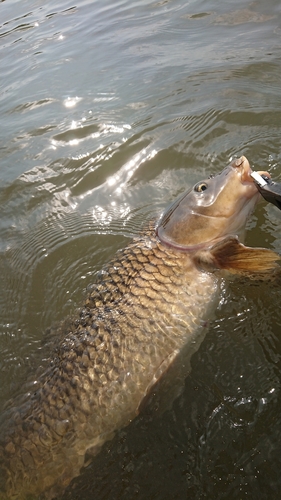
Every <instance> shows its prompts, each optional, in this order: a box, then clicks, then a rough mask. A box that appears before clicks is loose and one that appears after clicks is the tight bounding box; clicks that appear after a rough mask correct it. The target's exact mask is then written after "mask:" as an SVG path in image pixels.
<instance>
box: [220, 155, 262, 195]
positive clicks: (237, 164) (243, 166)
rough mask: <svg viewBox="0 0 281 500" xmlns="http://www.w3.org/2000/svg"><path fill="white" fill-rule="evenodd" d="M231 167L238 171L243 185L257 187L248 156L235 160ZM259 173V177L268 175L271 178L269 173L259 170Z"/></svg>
mask: <svg viewBox="0 0 281 500" xmlns="http://www.w3.org/2000/svg"><path fill="white" fill-rule="evenodd" d="M230 165H231V166H232V167H233V168H235V169H237V170H238V172H239V174H240V179H241V182H242V184H249V183H250V184H252V185H253V186H255V184H254V181H253V178H252V177H251V173H252V169H251V166H250V163H249V161H248V159H247V158H246V156H241V157H240V158H238V159H235V160H233V161H232V162H231V164H230ZM257 173H258V174H259V175H266V176H267V177H269V178H271V175H270V174H269V172H266V171H265V170H258V172H257ZM255 188H256V186H255ZM256 190H257V188H256Z"/></svg>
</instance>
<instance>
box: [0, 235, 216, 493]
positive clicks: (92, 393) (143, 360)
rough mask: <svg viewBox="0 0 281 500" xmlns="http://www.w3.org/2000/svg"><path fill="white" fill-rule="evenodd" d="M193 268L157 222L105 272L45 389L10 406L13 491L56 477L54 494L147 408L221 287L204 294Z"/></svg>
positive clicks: (210, 279) (7, 466)
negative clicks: (164, 240)
mask: <svg viewBox="0 0 281 500" xmlns="http://www.w3.org/2000/svg"><path fill="white" fill-rule="evenodd" d="M188 266H189V260H188V259H187V257H186V255H185V254H184V253H178V254H177V255H176V256H175V253H174V252H173V251H171V250H169V249H168V248H166V247H165V246H164V245H162V244H161V243H160V242H159V241H158V239H157V238H156V236H155V231H154V228H153V225H151V227H150V229H149V230H148V231H146V232H145V233H144V234H143V235H142V236H141V237H139V238H137V239H135V240H134V241H133V242H132V243H131V244H130V245H129V246H128V247H127V248H126V249H124V250H123V251H120V252H118V254H117V256H116V257H115V259H114V260H113V261H112V262H111V263H110V264H109V265H108V267H107V268H106V269H104V271H103V273H101V275H100V278H99V281H98V283H97V284H96V285H95V286H94V288H93V289H92V290H91V292H90V295H89V296H88V298H87V300H86V302H85V305H84V307H83V308H81V310H80V313H79V316H78V318H74V319H73V320H72V321H71V323H69V321H68V322H67V323H66V325H62V326H61V327H60V333H59V336H60V337H61V336H63V339H62V340H61V341H60V343H59V344H58V346H57V347H56V349H55V353H54V357H53V359H52V362H51V364H50V366H49V368H48V369H47V370H46V371H45V373H44V374H42V375H41V377H40V379H39V381H38V386H39V388H38V389H37V390H36V392H35V393H34V394H32V396H31V397H29V398H28V396H27V397H26V399H27V401H26V403H25V404H24V405H23V406H22V407H21V409H20V414H19V413H18V411H19V410H18V409H17V408H16V407H15V408H12V409H10V410H9V415H8V419H9V420H8V425H7V429H6V435H5V433H3V431H2V432H1V436H3V434H4V435H5V439H4V441H2V442H1V448H0V457H1V462H2V471H4V470H5V474H6V481H7V485H6V489H7V492H6V495H7V498H13V497H14V498H19V499H24V498H25V497H26V495H27V494H28V493H29V494H30V493H31V494H33V495H39V494H40V493H41V492H42V491H45V490H48V488H49V487H50V486H53V485H54V484H55V487H54V488H52V489H51V490H50V491H49V492H48V491H47V492H46V497H49V498H52V497H53V496H54V495H56V494H58V493H59V492H60V491H62V489H63V488H64V487H65V485H66V484H67V483H68V482H69V481H70V479H71V478H72V477H74V476H76V475H77V474H79V471H80V468H81V466H82V465H83V463H84V455H85V453H86V451H87V449H88V448H89V447H96V448H97V449H98V448H99V446H100V445H101V444H102V443H103V442H104V441H105V440H106V439H107V438H108V437H111V435H112V432H114V431H115V430H116V429H118V428H120V427H121V426H124V425H126V424H128V423H129V422H130V421H131V420H132V418H134V416H135V415H136V414H137V413H138V410H139V406H140V404H141V401H142V400H143V398H144V397H145V396H146V394H147V392H148V390H149V389H150V388H151V387H152V386H153V385H154V384H155V383H156V382H157V380H158V379H159V378H160V377H161V375H162V372H164V371H166V370H167V369H168V367H169V361H170V357H171V356H172V357H173V353H177V352H178V350H179V349H180V348H181V347H182V345H183V344H184V343H186V342H187V339H188V337H189V336H190V337H192V335H191V334H190V332H192V334H193V333H194V325H193V318H197V323H198V326H200V324H199V321H198V318H199V317H200V316H201V314H200V310H202V306H203V303H204V301H205V300H206V297H207V296H208V298H209V297H210V294H214V292H215V290H216V286H217V285H216V282H217V278H215V277H214V276H211V275H207V274H206V276H205V289H204V294H203V295H202V293H201V296H200V295H198V293H197V294H196V293H195V295H194V294H193V292H192V291H195V292H196V276H193V281H194V282H195V283H194V285H193V282H192V281H191V280H190V278H189V276H188V272H186V273H184V272H183V270H184V268H185V267H186V268H187V271H188ZM199 274H200V275H202V273H199V272H198V276H199ZM183 295H186V297H188V301H186V300H184V298H183ZM192 296H193V301H191V300H190V298H191V297H192ZM179 297H180V298H179ZM173 318H174V319H173ZM175 319H176V322H175ZM65 328H67V331H66V332H64V329H65ZM165 360H168V362H167V363H166V364H165ZM0 484H1V485H2V484H3V479H2V483H0ZM0 498H6V496H5V495H4V493H3V494H2V496H1V493H0Z"/></svg>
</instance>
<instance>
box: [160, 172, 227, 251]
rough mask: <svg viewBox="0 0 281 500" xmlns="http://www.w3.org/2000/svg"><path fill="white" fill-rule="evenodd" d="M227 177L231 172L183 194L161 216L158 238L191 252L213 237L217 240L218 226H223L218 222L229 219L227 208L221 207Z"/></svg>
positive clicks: (222, 173) (217, 176)
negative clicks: (193, 248) (190, 249)
mask: <svg viewBox="0 0 281 500" xmlns="http://www.w3.org/2000/svg"><path fill="white" fill-rule="evenodd" d="M227 176H228V169H225V170H223V172H221V173H220V174H218V175H216V176H214V177H210V178H209V179H207V180H204V181H200V182H198V183H197V184H195V186H193V187H192V188H190V189H189V190H187V191H186V192H185V193H183V194H182V195H181V196H180V197H179V198H178V199H177V200H176V201H175V202H174V203H172V205H170V206H169V207H168V208H167V210H166V211H165V212H164V214H163V215H162V217H161V219H160V221H159V223H158V225H157V227H156V233H157V235H158V238H159V239H160V240H161V241H162V242H163V243H164V244H166V245H168V246H170V247H174V248H178V249H180V250H188V249H189V247H191V248H192V247H194V246H197V245H200V244H203V243H204V242H206V241H208V240H210V239H212V236H213V237H217V234H215V233H218V232H220V230H219V228H218V226H219V225H221V224H220V222H221V221H220V220H219V219H221V218H223V219H225V217H227V216H229V215H230V214H229V213H226V211H225V209H224V206H223V205H224V204H223V203H222V204H221V205H220V197H221V196H220V195H221V193H222V191H223V189H224V188H225V185H226V183H227V180H228V178H227ZM216 219H217V220H216ZM224 223H225V220H224ZM213 226H215V227H216V230H215V227H214V230H215V233H213V232H212V231H210V228H211V227H213ZM210 233H211V234H210Z"/></svg>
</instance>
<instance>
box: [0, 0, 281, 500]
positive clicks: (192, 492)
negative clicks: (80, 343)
mask: <svg viewBox="0 0 281 500" xmlns="http://www.w3.org/2000/svg"><path fill="white" fill-rule="evenodd" d="M1 3H2V5H1V7H0V38H1V44H0V55H1V58H0V69H1V92H0V108H1V117H2V122H3V127H2V134H1V137H2V142H1V146H0V160H1V162H0V181H1V182H0V207H1V217H0V272H1V291H0V318H1V320H0V406H1V407H3V405H4V404H5V403H6V401H7V400H8V399H9V398H10V397H12V395H13V394H15V393H17V392H20V390H21V381H22V380H24V379H25V378H26V376H27V375H28V374H29V375H30V374H31V378H32V373H33V371H34V368H35V367H36V366H38V365H39V364H40V363H41V360H42V359H44V357H45V356H46V352H45V351H44V343H43V344H42V340H44V339H45V331H46V329H47V328H48V327H50V326H52V325H54V324H55V323H56V322H58V321H61V320H62V319H63V318H64V317H66V316H67V315H68V314H70V313H71V312H73V310H74V309H75V307H76V306H77V305H78V304H80V303H81V301H82V300H83V296H84V293H85V289H86V288H87V286H88V285H89V284H90V283H91V282H93V281H94V279H95V275H96V273H97V272H98V271H99V270H100V269H101V268H102V266H103V264H104V263H105V262H106V261H108V260H109V259H110V258H111V257H112V255H113V254H114V252H115V251H116V250H117V249H118V248H120V247H122V246H124V245H126V244H127V242H128V240H129V238H131V237H132V236H133V235H134V234H136V232H138V231H139V230H140V228H141V227H142V225H143V224H145V223H146V222H147V221H148V220H149V219H150V218H151V217H155V216H157V214H159V213H160V212H161V210H162V209H163V207H164V206H166V205H167V204H168V203H169V202H170V201H171V200H172V199H173V198H174V197H175V196H177V195H178V194H179V193H180V192H182V191H183V190H184V189H185V188H186V187H187V186H189V185H192V184H193V183H195V182H196V181H198V180H199V179H200V178H205V177H206V176H208V175H209V174H210V173H216V172H218V171H220V170H221V169H222V168H223V167H224V166H225V164H226V163H227V162H228V161H229V159H230V158H231V157H234V156H235V155H240V154H242V153H243V154H245V155H246V156H247V157H248V158H249V160H250V162H251V163H252V164H253V165H254V167H255V168H259V169H261V170H268V171H270V172H271V175H272V177H273V178H274V179H275V180H277V181H278V180H280V178H281V170H280V159H281V158H280V151H281V148H280V136H281V135H280V123H281V98H280V96H281V93H280V85H281V79H280V74H281V68H280V32H281V13H280V5H279V2H276V1H275V0H269V1H268V2H266V3H264V2H262V1H261V0H258V1H257V2H254V3H253V2H248V1H247V0H241V1H238V3H237V2H235V3H234V2H227V3H221V4H220V5H218V3H217V2H214V1H212V0H207V1H206V2H204V3H203V2H198V1H195V0H192V1H190V2H182V1H181V0H175V1H173V2H171V1H157V0H155V1H154V0H145V1H142V2H137V1H129V0H120V1H119V2H117V3H116V2H113V1H112V0H105V1H104V2H102V3H101V2H97V1H93V0H82V1H81V2H79V4H77V5H76V4H75V3H73V1H72V0H67V1H65V0H64V1H62V0H61V1H57V0H56V1H54V0H51V1H49V2H47V3H45V4H42V2H39V3H38V2H35V1H31V2H29V4H28V5H27V3H26V2H22V1H20V0H15V1H13V2H1ZM280 234H281V215H280V212H278V211H277V209H276V208H275V207H273V206H265V204H261V205H260V206H259V207H258V208H257V210H256V212H255V215H254V216H253V218H252V220H251V222H250V223H249V232H248V236H247V243H248V244H250V245H252V246H255V245H256V246H267V247H271V248H274V249H275V250H276V251H279V252H280V250H281V240H280ZM279 306H280V294H279V285H278V284H277V283H260V282H254V281H253V282H248V281H245V282H240V281H239V280H234V281H233V282H232V283H231V285H230V289H229V291H227V292H226V291H225V293H224V295H223V297H222V299H221V303H220V307H219V309H218V311H217V314H216V318H215V320H214V322H213V323H212V324H211V326H210V331H209V334H208V335H207V337H206V339H205V341H204V342H203V344H202V346H201V348H200V350H199V351H198V352H197V353H196V354H195V355H194V356H193V361H192V365H193V368H192V373H191V375H190V376H189V377H188V378H187V379H186V380H185V382H184V389H183V392H182V394H181V396H179V397H178V398H177V399H176V400H175V401H174V402H171V407H170V408H169V409H168V410H167V411H165V412H161V411H159V409H158V406H157V395H156V398H155V401H154V403H153V402H151V404H150V405H149V406H148V408H146V410H145V411H144V413H143V414H142V415H141V416H140V417H139V418H138V419H136V420H135V421H134V422H133V423H132V424H131V425H130V426H129V427H128V428H127V429H125V430H123V431H122V432H120V433H119V434H118V435H117V436H116V437H115V439H114V440H113V441H112V442H111V443H108V444H107V445H106V446H105V447H104V449H103V451H102V452H101V454H100V455H98V456H97V457H95V458H94V461H93V464H92V465H91V466H90V467H89V468H88V469H87V470H86V471H85V472H84V474H83V475H82V476H81V477H80V478H78V479H76V481H74V484H73V488H72V487H69V489H68V491H67V492H66V493H65V498H69V499H74V498H78V497H79V498H81V497H83V498H84V499H86V498H93V496H92V495H93V494H92V492H93V491H95V495H96V498H107V499H109V498H110V499H115V498H116V499H118V498H119V499H121V498H122V499H125V498H126V499H132V498H135V497H136V498H158V499H166V498H179V499H181V498H187V497H188V498H208V499H222V498H233V499H237V498H241V499H246V498H257V499H266V500H267V499H268V498H279V496H280V492H281V484H280V472H279V471H280V456H281V454H280V451H281V450H280V442H281V441H280V428H281V425H280V424H281V422H280V414H281V412H280V404H281V403H280V402H281V397H280V353H281V348H280V333H279V332H280V313H279V311H280V307H279Z"/></svg>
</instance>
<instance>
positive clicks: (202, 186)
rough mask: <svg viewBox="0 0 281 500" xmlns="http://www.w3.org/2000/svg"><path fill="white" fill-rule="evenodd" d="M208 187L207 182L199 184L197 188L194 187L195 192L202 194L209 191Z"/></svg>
mask: <svg viewBox="0 0 281 500" xmlns="http://www.w3.org/2000/svg"><path fill="white" fill-rule="evenodd" d="M207 187H208V185H207V184H206V182H199V183H198V184H196V186H194V191H196V192H197V193H202V192H203V191H205V190H206V189H207Z"/></svg>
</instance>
